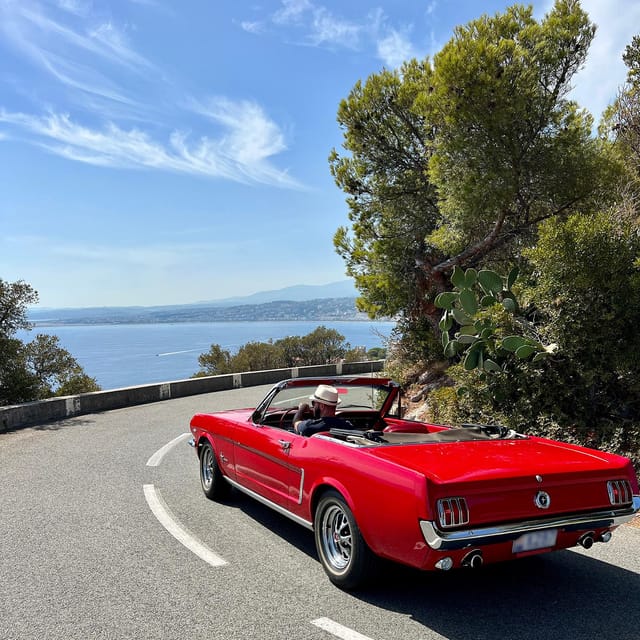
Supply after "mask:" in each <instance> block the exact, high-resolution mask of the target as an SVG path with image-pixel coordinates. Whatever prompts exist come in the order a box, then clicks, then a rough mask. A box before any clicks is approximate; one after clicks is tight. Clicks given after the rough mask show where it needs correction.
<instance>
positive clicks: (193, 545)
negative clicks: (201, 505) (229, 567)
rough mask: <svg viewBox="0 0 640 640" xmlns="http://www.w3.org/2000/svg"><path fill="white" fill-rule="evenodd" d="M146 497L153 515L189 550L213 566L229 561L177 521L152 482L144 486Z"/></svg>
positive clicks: (219, 565)
mask: <svg viewBox="0 0 640 640" xmlns="http://www.w3.org/2000/svg"><path fill="white" fill-rule="evenodd" d="M143 489H144V497H145V498H146V500H147V504H148V505H149V508H150V509H151V511H152V512H153V515H154V516H155V517H156V518H158V521H159V522H160V524H161V525H162V526H163V527H164V528H165V529H166V530H167V531H168V532H169V533H170V534H171V535H172V536H173V537H174V538H175V539H176V540H177V541H178V542H179V543H180V544H182V545H184V546H185V547H186V548H187V549H189V551H191V552H193V553H195V554H196V555H197V556H198V557H199V558H201V559H202V560H204V561H205V562H206V563H208V564H210V565H211V566H212V567H221V566H222V565H225V564H227V561H226V560H224V559H223V558H221V557H220V556H219V555H216V554H215V553H213V551H211V549H209V548H208V547H205V546H204V545H203V544H202V543H201V542H200V541H199V540H198V539H197V538H195V537H194V536H193V535H192V534H191V533H190V532H189V531H187V530H186V529H185V528H184V527H183V526H182V525H181V524H180V523H179V522H177V521H176V520H175V519H174V518H173V516H172V514H171V511H169V507H167V505H166V504H165V503H164V500H163V499H162V496H161V495H160V493H159V492H158V491H156V488H155V487H154V486H153V485H152V484H145V485H144V486H143Z"/></svg>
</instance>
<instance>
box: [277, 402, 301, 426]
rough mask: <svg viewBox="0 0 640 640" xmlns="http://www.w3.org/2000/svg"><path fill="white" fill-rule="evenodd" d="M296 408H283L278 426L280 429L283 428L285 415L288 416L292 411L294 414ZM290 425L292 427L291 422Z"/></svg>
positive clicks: (285, 419)
mask: <svg viewBox="0 0 640 640" xmlns="http://www.w3.org/2000/svg"><path fill="white" fill-rule="evenodd" d="M297 410H298V407H289V408H288V409H285V410H284V411H283V412H282V415H281V416H280V428H281V429H284V428H285V426H284V424H285V422H286V421H287V416H288V415H289V414H290V413H292V412H293V413H294V414H295V412H296V411H297ZM291 427H292V428H293V423H292V424H291Z"/></svg>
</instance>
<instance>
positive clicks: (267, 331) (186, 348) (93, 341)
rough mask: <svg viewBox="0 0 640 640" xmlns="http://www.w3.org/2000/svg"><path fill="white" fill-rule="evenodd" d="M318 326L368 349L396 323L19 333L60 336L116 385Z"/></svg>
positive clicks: (171, 376)
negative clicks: (216, 348) (214, 351)
mask: <svg viewBox="0 0 640 640" xmlns="http://www.w3.org/2000/svg"><path fill="white" fill-rule="evenodd" d="M319 325H323V326H325V327H327V328H329V329H335V330H336V331H339V332H340V333H341V334H342V335H343V336H344V337H345V341H346V342H348V343H349V344H350V345H351V347H365V348H366V349H371V348H373V347H382V346H385V345H384V342H385V339H386V338H387V337H388V336H389V335H390V333H391V330H392V329H393V327H394V323H393V322H347V321H343V322H318V321H312V322H311V321H292V322H287V321H279V322H210V323H207V322H201V323H197V322H193V323H191V322H183V323H182V322H181V323H175V324H108V325H69V326H38V327H36V328H35V329H33V330H32V331H30V332H20V333H19V335H18V336H17V337H19V338H20V339H21V340H25V341H29V340H31V339H33V337H34V336H35V334H37V333H45V334H49V335H56V336H58V338H59V339H60V345H61V346H62V347H64V348H65V349H67V350H68V351H69V352H70V353H71V354H72V355H73V357H74V358H75V359H76V360H77V361H78V363H79V364H80V365H81V366H82V367H83V368H84V370H85V372H86V373H87V374H88V375H90V376H92V377H94V378H96V380H97V382H98V384H99V385H100V386H101V387H102V388H103V389H118V388H120V387H129V386H134V385H141V384H149V383H153V382H167V381H170V380H182V379H184V378H189V377H191V376H192V375H193V374H194V373H196V372H197V371H198V369H199V367H198V356H199V355H200V354H201V353H205V352H207V351H209V347H210V346H211V344H214V343H217V344H219V345H220V346H221V347H222V348H223V349H227V350H229V351H230V352H231V353H235V352H236V351H237V350H238V348H239V347H240V346H242V345H243V344H245V343H247V342H250V341H258V342H266V341H267V340H269V339H273V340H278V339H279V338H284V337H286V336H303V335H307V334H308V333H311V332H312V331H313V330H314V329H316V328H317V327H318V326H319Z"/></svg>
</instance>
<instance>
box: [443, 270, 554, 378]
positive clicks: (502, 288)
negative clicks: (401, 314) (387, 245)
mask: <svg viewBox="0 0 640 640" xmlns="http://www.w3.org/2000/svg"><path fill="white" fill-rule="evenodd" d="M517 277H518V271H517V269H513V270H511V272H510V273H509V275H508V276H506V277H504V278H503V277H501V276H499V275H498V274H497V273H496V272H495V271H491V270H489V269H483V270H481V271H480V272H477V271H476V270H475V269H467V270H466V271H463V270H462V269H460V268H459V267H455V269H454V270H453V274H452V276H451V283H452V284H453V285H454V289H453V291H446V292H443V293H441V294H439V295H438V296H437V297H436V300H435V305H436V307H438V308H440V309H444V312H443V314H442V317H441V319H440V323H439V327H440V330H441V331H442V347H443V349H444V355H445V357H447V358H454V357H456V356H458V357H459V358H460V359H461V360H462V362H463V366H464V369H465V370H467V371H472V370H474V369H478V370H479V371H481V372H483V373H484V374H486V373H489V374H493V373H500V372H503V371H504V370H505V368H506V366H507V363H508V362H509V360H510V359H513V357H515V358H516V359H517V360H527V359H529V358H531V357H532V356H533V362H539V361H541V360H542V359H543V358H546V357H547V356H549V355H551V354H552V353H554V351H555V348H556V345H549V346H545V345H543V344H542V343H541V342H540V341H539V340H538V338H537V334H536V329H535V326H534V325H533V324H532V323H530V322H528V321H527V320H526V319H525V318H524V317H522V316H521V315H519V305H518V302H517V300H516V297H515V295H514V294H513V292H512V290H511V287H512V286H513V285H514V284H515V282H516V279H517ZM456 324H457V325H459V327H458V329H457V330H456V331H455V332H454V333H453V338H451V333H452V329H453V327H454V325H456ZM514 331H517V332H518V333H515V334H514ZM461 389H464V387H461Z"/></svg>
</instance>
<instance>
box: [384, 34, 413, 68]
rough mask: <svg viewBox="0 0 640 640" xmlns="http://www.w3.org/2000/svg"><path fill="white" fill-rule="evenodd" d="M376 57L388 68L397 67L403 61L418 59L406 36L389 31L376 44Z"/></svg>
mask: <svg viewBox="0 0 640 640" xmlns="http://www.w3.org/2000/svg"><path fill="white" fill-rule="evenodd" d="M377 47H378V49H377V51H378V57H379V58H380V59H381V60H383V61H384V63H385V64H386V65H387V66H389V67H393V68H395V67H399V66H400V65H401V64H402V63H403V62H404V61H405V60H410V59H411V58H415V57H419V54H418V52H417V51H416V49H415V47H414V45H413V44H412V43H411V40H410V39H409V37H408V36H407V35H406V34H403V33H400V32H399V31H395V30H393V29H392V30H391V31H390V32H389V34H388V35H386V36H385V37H383V38H381V39H380V40H378V42H377Z"/></svg>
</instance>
